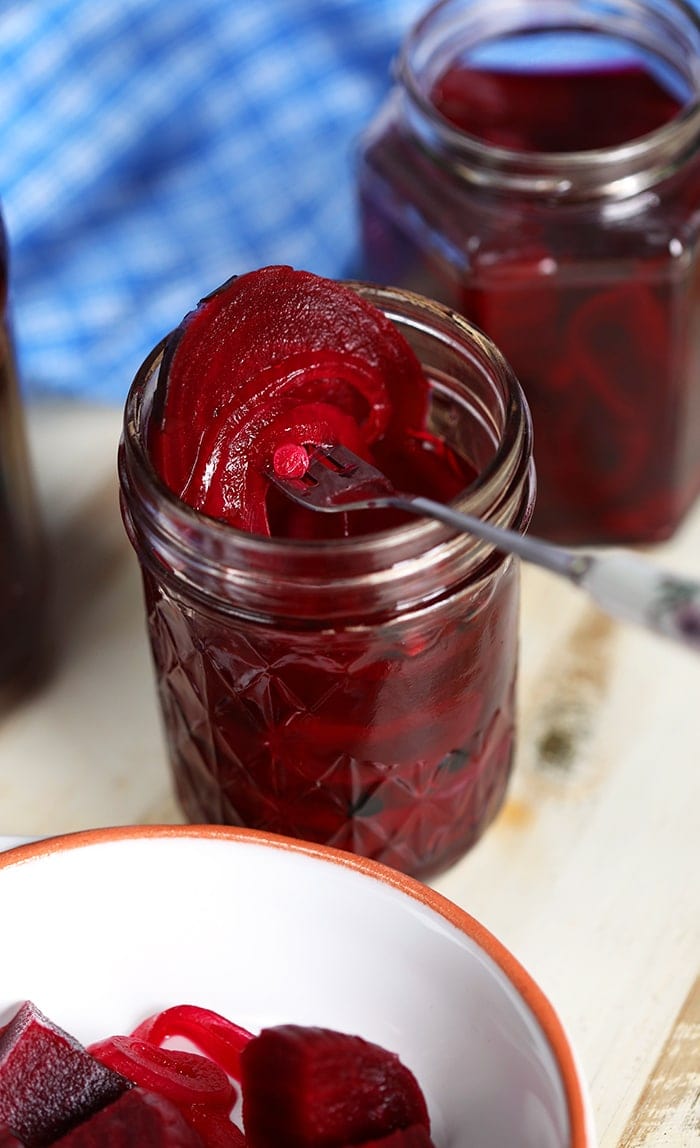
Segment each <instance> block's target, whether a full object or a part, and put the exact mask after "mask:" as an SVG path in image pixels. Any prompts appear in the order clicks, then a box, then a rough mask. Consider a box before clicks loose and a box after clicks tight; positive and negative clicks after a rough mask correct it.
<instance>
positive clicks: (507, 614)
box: [120, 268, 529, 875]
mask: <svg viewBox="0 0 700 1148" xmlns="http://www.w3.org/2000/svg"><path fill="white" fill-rule="evenodd" d="M309 313H313V322H312V323H310V322H309V319H308V314H309ZM433 407H434V401H433V384H432V383H431V381H430V379H429V378H428V377H426V375H425V374H424V371H423V368H422V367H421V364H420V363H419V361H418V359H417V358H416V356H415V354H414V352H413V351H412V350H411V348H410V347H409V345H408V343H407V342H406V341H405V339H404V338H403V336H402V335H400V332H399V330H398V328H397V327H396V326H395V325H394V324H393V323H392V322H390V320H388V319H387V318H385V316H384V315H383V313H381V312H380V311H379V310H378V309H376V308H375V307H373V306H370V305H369V304H368V303H367V302H366V301H365V300H364V299H363V298H361V296H360V295H359V294H358V293H357V292H355V291H354V290H352V289H351V288H349V287H347V286H345V285H340V284H337V283H330V282H329V281H327V280H322V279H318V278H317V277H315V276H311V275H308V274H307V273H304V272H295V271H292V270H291V269H289V268H267V269H263V270H262V271H259V272H252V273H250V274H249V275H247V276H242V277H241V278H240V279H238V280H235V281H233V282H231V283H229V284H226V285H224V287H223V288H222V289H221V290H220V291H219V292H215V293H214V295H212V296H210V297H209V298H208V299H207V300H204V301H203V303H202V304H201V305H200V307H199V308H198V309H197V310H196V311H195V312H193V313H192V314H191V315H190V316H188V317H186V319H185V321H184V322H183V324H182V325H181V327H180V328H179V329H178V331H177V332H175V333H174V334H173V335H172V336H171V337H170V339H169V340H168V341H167V342H166V347H165V351H164V355H163V361H162V365H161V367H160V373H159V376H158V380H157V383H156V386H155V392H154V398H153V404H152V408H151V414H150V418H149V420H148V433H147V450H148V453H149V454H150V458H151V460H152V462H153V464H154V465H155V467H156V469H157V471H158V473H159V475H160V476H161V478H162V479H163V480H164V481H165V483H166V484H167V486H168V487H169V488H170V490H171V491H172V492H173V493H174V494H176V495H177V496H178V498H179V499H181V500H182V501H183V502H185V503H187V504H188V505H190V506H192V507H194V508H195V509H196V510H197V511H199V512H200V514H202V516H203V517H202V519H200V520H199V522H198V525H197V527H194V529H197V530H198V531H199V527H200V525H202V524H203V525H202V530H203V534H198V537H203V536H204V535H205V534H206V532H207V521H208V519H209V518H211V519H214V520H215V521H216V522H217V523H218V524H219V526H220V525H221V524H225V526H226V527H228V528H230V534H229V540H230V541H232V542H233V543H234V544H235V545H238V543H237V542H236V539H237V538H243V537H244V536H250V537H251V543H252V545H254V547H255V552H256V554H257V553H258V552H259V553H260V554H261V555H262V556H263V557H262V558H261V562H263V563H265V564H266V562H267V560H266V558H265V554H266V550H265V545H264V544H265V536H266V535H270V536H272V538H273V539H278V540H279V539H282V540H286V541H289V542H291V543H293V544H295V545H296V544H297V543H304V544H305V543H307V542H311V543H312V544H313V545H314V547H315V549H314V551H313V552H312V554H311V565H310V566H309V567H305V569H306V570H307V575H306V576H305V578H304V579H302V580H301V581H300V582H299V601H298V602H297V601H296V596H295V594H294V592H292V594H291V599H292V600H290V601H287V600H285V601H280V605H279V609H277V610H275V609H274V608H267V609H263V607H262V606H260V605H259V606H258V607H256V608H255V609H254V608H252V607H248V606H246V601H247V599H246V601H244V600H243V598H241V597H240V596H238V597H237V594H236V590H235V585H236V578H237V577H238V576H239V575H240V571H238V573H237V574H236V576H235V577H234V576H233V575H232V576H231V585H232V586H233V589H232V590H231V592H230V598H228V599H227V595H228V590H226V591H225V592H223V591H221V587H220V586H219V585H218V583H217V590H216V593H215V594H212V593H211V592H209V591H208V589H207V586H205V585H204V584H203V583H202V584H201V585H199V586H196V585H192V584H191V583H192V579H193V578H194V577H200V575H198V574H189V575H188V586H187V588H186V590H183V586H182V585H181V584H175V582H174V581H173V579H172V577H171V574H170V572H169V571H168V570H166V569H165V568H164V566H163V563H162V562H154V561H153V560H152V557H149V556H148V555H146V554H145V549H146V548H145V545H144V542H143V538H142V537H139V535H138V532H139V508H138V507H137V506H136V502H135V498H134V487H133V483H132V479H130V475H129V463H128V451H127V452H126V453H125V451H124V449H122V455H121V462H120V473H121V475H122V487H123V507H124V513H125V521H126V523H127V529H129V531H130V534H131V537H132V541H134V543H135V545H136V548H137V551H138V552H139V554H140V556H141V558H142V569H143V576H144V585H145V595H146V605H147V613H148V621H149V632H150V637H151V644H152V650H153V655H154V660H155V665H156V671H157V680H158V688H159V693H160V700H161V704H162V710H163V715H164V721H165V730H166V735H167V739H168V745H169V751H170V758H171V763H172V767H173V772H174V778H175V783H176V788H177V793H178V797H179V800H180V802H181V805H182V807H183V809H184V811H185V813H186V814H187V816H188V817H189V818H190V819H191V820H193V821H197V822H214V823H215V822H222V823H228V824H234V825H244V826H248V827H252V828H263V829H266V830H269V831H273V832H277V833H281V834H284V835H288V836H292V837H298V838H302V839H306V840H311V841H316V842H321V843H324V844H329V845H333V846H336V847H338V848H344V849H348V850H352V851H355V852H357V853H361V854H364V855H366V856H370V857H374V858H376V859H379V860H382V861H384V862H385V863H387V864H391V865H393V866H395V867H397V868H400V869H403V870H405V871H408V872H411V873H414V874H421V875H424V874H428V873H432V872H435V871H437V870H439V869H443V868H445V867H446V866H447V865H449V864H450V863H451V862H452V861H454V860H455V859H456V858H457V857H458V856H460V855H461V854H462V853H463V852H464V851H465V850H466V849H467V848H469V847H470V845H472V844H473V843H474V842H475V841H476V840H477V839H478V837H479V836H480V835H481V833H482V832H483V830H484V828H485V826H486V825H487V824H488V823H489V822H490V821H491V820H492V818H493V817H494V816H495V813H496V812H497V810H498V808H499V807H500V804H501V802H502V800H503V796H504V793H505V788H506V784H507V780H508V776H509V772H510V768H511V760H512V751H513V727H514V675H515V666H516V661H517V568H516V567H515V566H514V564H513V563H512V562H506V563H503V562H502V560H501V559H499V558H497V557H496V556H494V555H491V556H490V557H488V558H487V559H486V560H484V561H483V563H482V566H481V567H480V568H479V572H478V575H477V576H476V582H475V583H474V585H472V580H471V576H467V575H466V574H465V575H464V577H463V578H462V579H461V581H462V582H463V585H462V584H460V585H459V586H458V588H457V592H454V593H453V592H451V591H449V589H448V581H449V578H450V577H452V578H453V577H454V575H450V574H449V573H448V566H447V565H446V566H445V569H444V571H443V572H442V573H441V572H439V571H438V572H437V574H436V575H435V576H434V579H435V580H436V581H435V580H434V579H433V576H431V585H430V592H429V594H428V595H427V597H426V601H425V604H424V605H422V604H421V602H417V603H415V604H414V605H413V606H411V605H410V603H409V604H405V603H402V602H399V601H396V600H394V599H393V598H392V597H391V596H389V599H388V600H387V602H386V604H385V605H384V606H383V607H382V608H381V609H379V608H378V607H377V601H375V599H374V597H373V595H375V594H377V593H379V592H381V585H382V577H380V574H381V566H378V567H377V574H376V575H375V576H374V577H375V578H376V579H378V580H379V581H378V586H379V591H378V590H376V589H375V587H374V582H373V579H372V577H371V576H370V577H369V581H368V589H367V590H364V591H363V592H362V593H359V592H358V590H357V586H356V584H355V583H353V582H352V580H351V579H350V576H351V574H352V572H353V563H354V562H355V561H356V558H355V551H354V549H353V547H352V546H350V547H349V548H348V549H346V550H345V551H343V552H339V551H338V549H337V545H336V542H340V543H343V544H345V545H347V543H348V540H349V539H350V540H357V543H358V546H359V547H360V548H361V550H362V552H363V553H365V552H367V549H368V539H369V540H370V541H371V540H372V539H373V538H374V537H375V536H376V537H377V538H384V537H385V536H386V532H387V531H389V530H391V529H392V528H394V527H396V526H400V525H401V524H402V523H406V522H407V521H411V522H412V523H413V522H415V519H414V520H408V518H407V516H405V515H404V516H401V515H397V514H396V513H394V512H390V511H372V512H370V511H367V512H360V513H354V512H353V513H349V514H338V515H328V514H317V513H314V512H313V511H310V510H306V509H303V508H298V507H297V506H296V505H294V504H293V503H291V502H288V501H287V500H285V498H284V496H283V495H282V494H281V493H279V492H278V491H277V490H276V489H275V488H274V487H272V486H271V484H270V483H269V480H268V479H267V477H266V474H265V470H266V467H269V466H270V465H272V463H273V460H274V459H277V465H278V466H282V467H284V466H285V465H289V466H291V467H293V468H294V467H296V466H299V465H301V466H303V457H304V451H305V450H306V449H307V448H311V447H313V446H315V445H328V446H330V445H332V444H333V443H334V442H342V443H344V445H346V446H348V447H350V448H351V449H352V450H354V451H356V452H358V453H360V454H361V455H363V456H364V457H366V458H368V459H369V460H370V461H371V462H373V463H374V464H376V465H378V466H380V467H382V468H384V469H385V471H386V473H388V474H389V476H390V477H391V478H392V479H393V480H394V481H395V482H396V483H397V485H398V486H399V487H403V488H408V489H411V490H414V491H416V492H418V493H422V494H426V495H431V496H432V497H434V498H438V499H442V500H450V499H452V498H454V497H455V496H456V495H457V494H459V493H460V492H461V491H463V490H464V489H465V488H466V487H468V486H469V485H470V484H471V483H472V482H473V481H474V479H475V478H476V475H477V469H478V468H477V467H476V466H475V465H474V464H473V463H472V461H471V459H470V458H469V457H468V452H467V451H466V450H464V449H456V448H454V447H453V446H451V445H448V443H447V442H446V441H445V438H444V437H442V436H441V435H440V434H439V433H438V430H437V429H436V427H435V426H434V425H433V421H432V419H431V414H430V412H431V411H432V410H433ZM454 414H455V412H452V415H454ZM452 415H448V416H446V419H447V422H449V419H450V418H451V417H452ZM453 421H454V420H453ZM475 433H476V432H475ZM127 446H128V443H127ZM463 446H464V444H463V443H462V448H463ZM495 449H496V448H495V445H494V446H492V448H491V455H493V453H494V452H495ZM285 460H286V462H285ZM479 465H482V464H481V463H480V464H479ZM528 512H529V511H528ZM378 531H381V532H382V533H381V535H378V534H377V532H378ZM256 539H257V541H256ZM225 543H226V540H222V541H221V542H220V543H218V542H217V543H214V544H213V545H222V546H225ZM203 545H204V546H205V548H208V547H209V543H208V541H206V539H205V540H204V542H203ZM372 545H374V543H372ZM259 547H260V548H261V549H259V551H258V548H259ZM370 548H371V547H370ZM339 553H344V554H346V556H347V573H348V578H349V579H350V580H349V581H347V582H346V581H345V579H344V577H343V574H344V568H345V566H344V561H345V560H344V559H343V558H342V557H340V558H339ZM294 555H295V551H294V549H292V550H283V551H279V549H277V548H275V549H273V550H270V554H269V569H265V568H264V567H263V568H260V569H259V571H258V574H257V575H255V576H254V577H257V578H258V580H259V581H260V582H261V583H264V584H265V585H266V586H269V592H270V594H271V595H272V596H273V597H274V594H275V593H276V591H275V581H276V576H275V569H277V570H278V571H279V575H280V577H286V576H287V574H288V566H289V564H290V563H293V561H294V560H295V557H294ZM195 556H196V555H195ZM144 557H145V560H144ZM169 561H170V560H169ZM275 563H279V565H278V566H277V567H275ZM339 571H340V576H339ZM383 577H384V578H385V577H386V575H384V576H383ZM442 579H444V580H445V581H444V582H443V581H442ZM241 585H242V586H243V591H242V593H243V592H244V593H248V592H249V591H248V590H246V587H247V586H248V585H249V581H248V578H246V581H245V583H241ZM336 585H337V590H336V589H335V586H336ZM315 587H318V590H317V591H316V589H315ZM329 588H330V593H329ZM365 594H366V595H368V596H367V598H366V603H367V605H366V606H365V604H364V595H365ZM316 595H317V599H318V600H317V599H316Z"/></svg>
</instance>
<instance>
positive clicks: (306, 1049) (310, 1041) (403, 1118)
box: [241, 1025, 430, 1148]
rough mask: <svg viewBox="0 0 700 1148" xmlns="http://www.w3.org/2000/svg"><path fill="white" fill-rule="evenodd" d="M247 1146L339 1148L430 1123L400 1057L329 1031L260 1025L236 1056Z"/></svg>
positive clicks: (358, 1038) (418, 1091)
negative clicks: (254, 1035) (240, 1073)
mask: <svg viewBox="0 0 700 1148" xmlns="http://www.w3.org/2000/svg"><path fill="white" fill-rule="evenodd" d="M241 1067H242V1078H241V1082H242V1088H243V1126H244V1129H245V1134H246V1138H247V1141H248V1144H249V1145H250V1148H279V1145H280V1144H284V1145H285V1148H344V1146H345V1145H347V1144H361V1143H362V1142H363V1141H367V1140H370V1141H371V1140H372V1139H374V1140H376V1139H381V1137H382V1136H388V1135H389V1134H390V1133H392V1132H395V1131H397V1130H399V1129H402V1128H409V1127H411V1126H412V1125H416V1124H419V1125H422V1126H423V1127H424V1128H426V1130H429V1128H430V1122H429V1118H428V1110H427V1107H426V1103H425V1099H424V1097H423V1094H422V1092H421V1090H420V1087H419V1085H418V1083H417V1081H416V1079H415V1077H414V1076H413V1074H412V1073H411V1072H410V1070H409V1069H408V1068H406V1067H405V1066H404V1065H403V1064H402V1063H401V1061H400V1060H399V1058H398V1056H396V1055H395V1054H394V1053H391V1052H388V1051H387V1050H386V1049H383V1048H380V1047H379V1045H376V1044H372V1043H370V1042H369V1041H366V1040H363V1039H362V1037H359V1036H352V1035H349V1034H347V1033H340V1032H335V1031H333V1030H332V1029H325V1028H314V1027H307V1026H303V1025H279V1026H277V1027H274V1028H267V1029H263V1030H262V1032H261V1033H260V1035H259V1036H257V1037H256V1038H255V1039H254V1040H252V1041H251V1042H250V1044H249V1045H248V1046H247V1047H246V1048H245V1049H244V1051H243V1055H242V1057H241Z"/></svg>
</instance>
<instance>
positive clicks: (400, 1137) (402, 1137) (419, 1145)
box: [344, 1124, 435, 1148]
mask: <svg viewBox="0 0 700 1148" xmlns="http://www.w3.org/2000/svg"><path fill="white" fill-rule="evenodd" d="M344 1148H353V1145H351V1144H348V1145H344ZM354 1148H435V1145H434V1144H433V1141H432V1140H431V1139H430V1133H429V1132H428V1130H427V1128H426V1127H425V1125H423V1124H412V1125H411V1127H410V1128H399V1129H398V1131H396V1132H390V1133H389V1135H388V1136H382V1138H381V1140H363V1141H362V1144H357V1145H355V1146H354Z"/></svg>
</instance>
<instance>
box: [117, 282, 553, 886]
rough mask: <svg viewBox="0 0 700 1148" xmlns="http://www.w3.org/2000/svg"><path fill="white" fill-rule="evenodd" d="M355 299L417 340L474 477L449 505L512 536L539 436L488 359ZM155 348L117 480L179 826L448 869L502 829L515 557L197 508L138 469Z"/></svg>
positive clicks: (481, 348)
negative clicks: (264, 522) (248, 831)
mask: <svg viewBox="0 0 700 1148" xmlns="http://www.w3.org/2000/svg"><path fill="white" fill-rule="evenodd" d="M351 286H353V287H354V288H355V289H356V290H358V291H360V292H361V293H362V294H363V295H364V296H365V297H366V298H367V299H369V301H370V302H372V303H374V305H376V306H378V307H379V308H381V309H382V310H383V311H384V312H385V314H386V315H388V316H389V317H390V318H391V319H392V320H393V321H394V322H395V323H396V324H397V325H398V327H399V329H400V330H401V331H402V332H403V334H404V335H405V337H406V338H407V339H408V340H409V342H410V343H411V344H412V346H413V348H414V350H415V351H416V353H417V355H418V357H419V359H420V360H421V362H422V364H423V366H424V369H425V371H426V373H427V376H428V378H429V380H430V384H431V386H430V395H431V398H430V415H429V426H428V430H430V431H431V432H432V433H434V434H435V435H436V436H437V437H439V438H440V439H442V440H444V441H446V442H447V443H448V444H449V445H450V446H451V448H452V449H453V450H454V451H456V452H457V454H458V455H461V456H462V457H466V458H467V459H468V460H469V462H470V463H471V464H472V465H473V466H474V468H475V469H476V470H477V472H478V477H477V478H476V480H475V481H474V483H473V484H472V485H471V486H470V487H469V488H468V489H467V490H466V491H465V492H464V494H463V496H461V498H460V499H459V500H458V501H457V502H456V503H455V505H457V506H459V507H461V508H463V509H464V510H470V511H471V512H473V513H476V514H480V515H483V516H485V517H487V518H488V519H490V520H492V521H494V522H498V523H501V524H502V525H507V526H510V527H511V528H513V529H515V530H521V531H522V530H524V529H525V528H526V526H527V523H528V520H529V518H530V515H531V509H532V501H533V496H534V477H533V469H532V461H531V428H530V419H529V413H528V410H527V406H526V404H525V402H524V400H523V397H522V392H521V390H520V387H519V385H518V383H517V381H516V380H515V377H514V376H513V374H512V372H511V370H510V368H509V367H508V365H507V364H506V363H505V361H504V360H503V358H502V357H501V355H500V354H499V352H498V351H497V350H496V349H495V348H494V347H493V346H492V345H491V343H490V342H489V341H488V340H487V339H485V338H484V337H483V336H482V335H481V334H480V333H479V332H476V331H475V330H474V329H473V328H472V327H471V326H470V325H469V324H468V323H467V322H466V321H465V320H464V319H462V318H460V317H455V316H453V315H451V314H450V312H448V311H447V310H446V309H445V308H442V307H441V306H439V305H437V304H433V303H431V302H429V301H428V300H426V299H422V298H420V297H418V296H412V295H410V294H408V293H401V292H397V291H394V290H390V289H384V290H382V289H379V288H371V287H367V286H363V285H361V284H352V285H351ZM162 352H163V344H162V343H161V344H160V345H159V347H157V348H156V349H155V351H154V352H153V353H152V354H151V356H150V357H149V358H148V359H147V360H146V362H145V363H144V365H143V366H142V367H141V369H140V371H139V372H138V374H137V376H136V379H135V381H134V383H133V385H132V388H131V391H130V393H129V396H128V399H127V404H126V411H125V422H124V431H123V436H122V441H121V444H120V452H119V474H120V483H121V499H122V513H123V516H124V521H125V525H126V529H127V532H128V534H129V537H130V539H131V541H132V543H133V545H134V548H135V550H136V553H137V555H138V558H139V561H140V565H141V569H142V574H143V582H144V591H145V603H146V612H147V618H148V628H149V634H150V641H151V646H152V652H153V659H154V662H155V670H156V677H157V682H158V688H159V694H160V701H161V705H162V713H163V718H164V726H165V733H166V739H167V745H168V749H169V756H170V762H171V765H172V770H173V774H174V780H175V785H176V790H177V794H178V797H179V800H180V803H181V805H182V808H183V810H184V812H185V814H186V815H187V817H188V818H189V819H190V820H192V821H200V822H202V821H203V822H220V823H227V824H234V825H244V826H248V827H253V828H263V829H266V830H268V831H272V832H277V833H281V834H284V835H287V836H292V837H298V838H303V839H306V840H311V841H315V842H321V843H324V844H327V845H332V846H335V847H338V848H341V849H346V850H350V851H354V852H356V853H360V854H364V855H365V856H368V857H373V858H376V859H378V860H381V861H383V862H385V863H387V864H389V865H392V866H394V867H395V868H398V869H401V870H404V871H406V872H409V873H412V874H415V875H421V876H428V875H431V874H434V873H436V872H438V871H440V870H441V869H444V868H445V867H447V866H448V865H449V864H450V863H452V862H453V861H455V860H456V859H457V858H458V857H459V856H460V855H461V854H462V853H464V852H465V851H466V850H467V849H468V848H469V847H470V846H471V845H473V844H474V842H475V841H476V840H477V838H478V837H479V836H480V835H481V833H482V832H483V830H484V829H485V827H486V826H487V825H488V823H489V822H490V821H491V820H492V818H493V817H494V816H495V814H496V812H497V811H498V809H499V807H500V805H501V803H502V801H503V797H504V793H505V790H506V784H507V780H508V776H509V773H510V769H511V760H512V754H513V740H514V703H515V694H514V691H515V680H516V662H517V647H518V564H517V561H516V560H514V559H512V558H508V557H504V556H502V555H499V554H497V553H496V552H494V551H493V550H492V549H491V548H490V547H488V546H486V545H484V544H483V543H480V542H478V541H477V540H475V539H473V538H471V537H469V536H467V535H464V534H460V535H457V536H455V535H454V533H453V532H451V531H450V530H449V529H448V528H446V527H444V526H442V525H439V524H438V523H436V522H433V521H427V520H424V519H413V520H411V521H409V522H408V523H407V524H405V525H401V526H396V527H394V528H393V529H390V530H385V531H383V532H381V533H377V534H371V535H370V534H367V535H363V536H360V537H354V538H342V539H334V540H332V541H319V540H316V541H313V542H309V541H298V540H296V539H295V540H279V539H277V540H275V539H273V538H268V537H262V536H257V535H253V534H247V533H244V532H242V531H239V530H236V529H234V528H233V527H231V526H229V525H227V524H225V523H222V522H219V521H216V520H215V519H213V518H210V517H208V516H205V515H202V514H200V513H198V512H196V511H194V510H192V509H191V508H190V507H188V506H186V505H185V504H184V503H182V502H181V501H180V500H179V499H178V498H176V497H175V496H174V495H173V494H172V493H171V492H170V491H169V490H168V489H167V488H166V487H165V486H164V485H163V484H162V483H161V481H160V480H159V478H158V477H157V475H156V473H155V471H154V470H153V468H152V465H151V463H150V461H149V455H148V448H147V444H148V430H149V417H150V414H151V407H152V402H153V392H154V386H155V382H156V379H157V374H158V370H159V365H160V362H161V358H162Z"/></svg>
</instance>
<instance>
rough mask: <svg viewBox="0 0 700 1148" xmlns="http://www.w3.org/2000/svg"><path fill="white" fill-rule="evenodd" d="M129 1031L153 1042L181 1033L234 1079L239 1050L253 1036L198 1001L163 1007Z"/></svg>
mask: <svg viewBox="0 0 700 1148" xmlns="http://www.w3.org/2000/svg"><path fill="white" fill-rule="evenodd" d="M131 1035H132V1037H133V1038H135V1039H137V1040H142V1041H149V1042H150V1043H151V1044H157V1045H160V1044H163V1042H164V1041H166V1040H167V1039H168V1038H169V1037H173V1036H181V1037H185V1038H186V1039H187V1040H191V1041H192V1043H193V1044H196V1045H197V1048H199V1049H200V1050H201V1052H203V1053H204V1055H205V1056H208V1057H209V1058H210V1059H211V1060H213V1061H215V1063H216V1064H218V1065H219V1067H220V1068H222V1069H223V1070H224V1072H226V1073H228V1075H229V1076H233V1077H234V1079H235V1080H240V1076H241V1053H242V1052H243V1049H244V1048H245V1047H246V1045H247V1044H249V1043H250V1041H251V1040H253V1034H252V1032H248V1030H247V1029H245V1028H241V1026H240V1025H238V1024H234V1023H233V1021H231V1020H227V1018H226V1017H224V1016H221V1015H220V1013H218V1012H213V1011H212V1009H208V1008H201V1007H200V1006H199V1005H173V1007H172V1008H166V1009H163V1011H162V1012H159V1013H155V1014H154V1015H153V1016H151V1017H148V1019H147V1020H144V1021H142V1022H141V1024H140V1025H139V1026H138V1027H137V1028H135V1029H134V1031H133V1032H132V1034H131Z"/></svg>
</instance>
